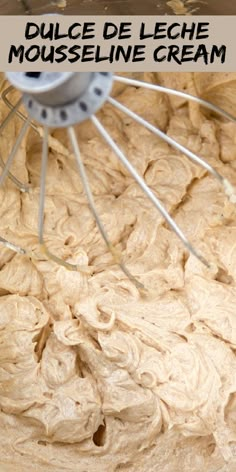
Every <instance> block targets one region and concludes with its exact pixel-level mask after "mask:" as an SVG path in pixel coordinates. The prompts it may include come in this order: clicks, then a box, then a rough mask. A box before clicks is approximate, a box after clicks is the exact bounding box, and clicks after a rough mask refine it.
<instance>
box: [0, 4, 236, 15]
mask: <svg viewBox="0 0 236 472" xmlns="http://www.w3.org/2000/svg"><path fill="white" fill-rule="evenodd" d="M172 1H173V0H172ZM175 1H176V2H177V0H175ZM181 1H182V5H184V6H185V8H186V10H187V12H190V11H191V10H193V12H192V14H193V15H194V14H195V15H236V1H235V0H224V1H222V0H205V1H203V0H199V1H198V0H196V2H193V1H192V2H190V1H189V0H178V2H180V4H181ZM167 3H168V1H167V0H145V1H143V0H52V1H48V0H11V1H10V2H9V1H8V0H0V15H24V14H29V15H30V14H31V15H41V14H44V13H63V14H68V15H73V14H74V15H165V14H167V15H173V14H174V13H176V11H175V12H174V11H173V9H172V8H170V6H168V5H167Z"/></svg>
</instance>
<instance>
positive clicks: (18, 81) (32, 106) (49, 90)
mask: <svg viewBox="0 0 236 472" xmlns="http://www.w3.org/2000/svg"><path fill="white" fill-rule="evenodd" d="M6 76H7V79H8V80H9V82H10V83H11V85H10V86H9V87H8V88H7V89H6V90H5V91H4V92H3V94H2V99H3V100H4V102H5V104H6V105H7V106H8V107H9V108H10V109H11V111H10V112H9V115H8V116H7V118H6V119H5V120H4V122H3V123H2V125H1V127H0V134H1V133H2V132H3V130H4V128H5V127H6V125H7V124H8V123H9V121H10V120H11V118H12V117H13V115H14V114H16V115H18V116H19V117H20V118H22V120H23V122H24V123H23V126H22V128H21V131H20V133H19V136H18V137H17V139H16V142H15V144H14V146H13V149H12V151H11V153H10V155H9V157H8V159H7V161H6V163H4V162H3V161H2V160H1V159H0V165H1V166H2V168H3V171H2V174H1V176H0V185H2V184H3V182H4V180H5V178H6V176H8V177H9V178H11V180H12V181H13V182H14V183H15V184H16V185H17V186H18V188H19V189H20V190H21V191H23V192H24V191H28V187H27V185H25V184H23V183H21V182H20V181H19V180H18V179H16V177H15V176H14V175H12V174H11V173H10V166H11V163H12V161H13V159H14V156H15V154H16V152H17V149H18V147H19V146H20V143H21V141H22V139H23V137H24V135H25V133H26V130H27V129H28V127H29V126H31V127H32V128H33V129H35V130H36V131H37V125H36V124H35V122H39V123H40V124H42V125H43V130H44V133H43V144H42V167H41V178H40V202H39V217H38V233H39V243H40V246H41V249H42V251H43V252H44V253H45V254H46V255H47V257H48V258H50V259H52V260H53V261H54V262H56V263H58V264H60V265H63V266H64V267H66V268H67V269H69V270H79V271H82V272H85V273H89V269H88V267H86V268H85V267H81V266H78V265H77V264H72V263H69V262H66V261H64V260H62V259H60V258H59V257H57V256H56V255H54V254H52V253H51V252H50V251H49V249H48V248H47V246H46V243H45V241H44V236H43V234H44V204H45V185H46V171H47V160H48V140H49V129H50V128H67V132H68V137H69V140H70V143H71V146H72V149H73V153H74V156H75V159H76V162H77V166H78V171H79V174H80V178H81V181H82V184H83V188H84V192H85V194H86V197H87V200H88V203H89V207H90V210H91V212H92V214H93V217H94V219H95V221H96V223H97V226H98V228H99V231H100V233H101V235H102V237H103V239H104V241H105V243H106V245H107V248H108V249H109V251H110V252H111V254H112V256H113V259H114V261H115V263H117V264H118V265H119V266H120V268H121V269H122V271H123V272H124V273H125V274H126V275H127V277H128V278H129V279H130V280H131V281H132V282H133V283H134V284H135V285H136V286H137V287H138V288H139V289H142V288H143V286H142V284H140V282H139V281H138V280H137V279H136V278H135V277H134V276H133V275H132V274H131V273H130V272H129V270H128V269H127V267H126V266H125V265H124V263H123V262H122V256H121V254H120V253H119V251H118V250H117V249H116V248H115V247H114V246H113V245H112V243H111V242H110V240H109V238H108V236H107V233H106V230H105V228H104V226H103V224H102V222H101V219H100V217H99V215H98V213H97V210H96V206H95V202H94V198H93V195H92V192H91V189H90V185H89V181H88V178H87V175H86V170H85V167H84V164H83V161H82V159H81V155H80V150H79V143H78V140H77V137H76V133H75V130H74V125H75V124H77V123H80V122H82V121H84V120H87V119H90V120H91V121H92V123H93V125H94V126H95V128H96V129H97V130H98V131H99V133H100V135H101V136H102V138H103V139H104V141H105V142H106V143H107V145H108V146H109V147H110V148H111V150H112V151H113V152H114V153H115V154H116V156H117V158H118V159H119V160H120V162H121V163H122V164H123V166H124V167H125V168H126V169H127V170H128V171H129V173H130V175H131V176H132V177H133V178H134V180H135V181H136V182H137V183H138V185H139V187H140V188H141V189H142V191H143V192H144V193H145V195H146V196H147V198H148V199H149V200H150V201H151V202H152V204H153V206H154V207H155V208H156V209H157V210H158V211H159V212H160V213H161V215H162V216H163V217H164V219H165V220H166V221H167V223H168V224H169V226H170V227H171V229H172V230H173V231H174V232H175V233H176V235H177V236H178V237H179V239H180V240H181V241H182V243H183V244H184V246H185V247H186V248H187V250H188V251H189V252H190V253H192V254H193V255H194V256H195V257H197V258H198V259H199V260H200V261H201V262H202V263H203V264H205V265H206V266H207V267H209V264H208V262H207V261H206V259H205V258H204V257H203V256H202V255H201V254H199V253H198V251H197V250H196V249H195V248H194V247H193V246H192V244H191V243H190V242H189V241H188V239H187V238H186V236H185V235H184V233H183V232H182V231H181V229H180V228H179V227H178V225H177V224H176V223H175V221H174V220H173V218H172V217H171V216H170V215H169V213H168V212H167V211H166V209H165V208H164V206H163V205H162V203H161V202H160V201H159V199H158V198H157V197H156V196H155V194H154V193H153V191H152V190H151V189H150V188H149V187H148V185H147V184H146V182H145V180H144V179H143V178H142V177H141V176H140V175H139V173H138V172H137V171H136V169H135V168H134V167H133V165H132V164H131V163H130V162H129V160H128V159H127V157H126V156H125V154H124V153H123V152H122V150H121V149H120V147H119V146H118V145H117V144H116V143H115V141H114V140H113V139H112V137H111V135H110V134H109V133H108V131H107V130H106V129H105V127H104V126H103V125H102V123H101V122H100V121H99V120H98V118H97V117H96V115H95V114H96V112H97V111H98V110H99V109H100V108H101V107H102V105H103V104H104V103H105V102H108V103H110V104H111V105H112V106H114V107H115V108H117V109H118V110H120V111H121V112H122V113H124V114H126V115H128V116H129V117H130V118H132V119H134V120H135V121H136V122H138V123H139V124H140V125H142V126H144V127H145V128H147V129H148V130H149V131H151V132H152V133H154V134H155V135H157V136H159V137H160V138H161V139H163V140H164V141H166V142H167V143H168V144H169V145H170V146H171V147H173V148H174V149H176V150H178V151H180V152H181V153H183V154H184V155H185V156H187V157H188V158H189V159H191V160H192V161H193V162H195V163H197V164H199V165H200V166H201V167H202V168H204V169H205V170H207V171H208V172H209V173H211V174H212V175H213V176H214V177H215V178H216V179H217V180H218V181H219V182H220V184H221V185H222V186H223V188H224V191H225V193H226V194H227V195H228V196H229V197H230V198H231V200H232V201H236V200H235V196H234V189H233V187H232V185H231V184H230V182H229V181H228V180H227V179H225V178H224V177H223V176H222V175H220V174H219V173H218V172H217V170H216V169H214V168H213V167H212V166H210V165H209V164H208V163H207V162H206V161H205V160H204V159H202V158H200V157H199V156H198V155H196V154H195V153H193V152H192V151H190V150H189V149H187V148H185V147H184V146H182V145H181V144H179V143H178V142H177V141H175V140H174V139H172V138H171V137H169V136H167V135H166V134H165V133H164V132H162V131H161V130H160V129H159V128H157V127H155V126H153V125H152V124H150V123H149V122H148V121H146V120H144V119H143V118H142V117H141V116H139V115H138V114H137V113H134V112H133V111H132V110H130V109H129V108H127V107H126V106H124V105H123V104H121V103H120V102H119V101H117V100H116V99H114V98H112V97H111V96H110V92H111V89H112V85H113V82H114V81H116V82H122V83H124V84H127V85H130V86H134V87H144V88H146V89H149V90H153V91H158V92H162V93H167V94H171V95H175V96H179V97H183V98H185V99H187V100H192V101H195V102H197V103H199V104H200V105H202V106H204V107H205V108H207V109H209V110H211V111H213V112H214V113H217V114H219V115H221V116H223V117H224V118H227V119H229V120H231V121H234V122H235V121H236V119H235V118H234V117H233V116H231V115H230V114H228V113H227V112H225V111H223V110H221V109H220V108H218V107H217V106H215V105H213V104H212V103H209V102H207V101H205V100H202V99H200V98H198V97H194V96H192V95H189V94H187V93H185V92H180V91H176V90H173V89H169V88H166V87H163V86H160V85H155V84H151V83H147V82H143V81H139V80H134V79H130V78H127V77H120V76H116V75H112V74H111V73H108V72H101V73H87V72H86V73H79V72H78V73H77V72H76V73H74V72H61V73H59V72H9V73H7V74H6ZM13 88H16V89H18V90H19V91H20V92H21V93H22V98H21V99H20V100H19V101H18V102H17V104H16V105H13V104H12V103H11V102H10V101H9V99H8V94H9V92H10V91H11V90H12V89H13ZM21 103H23V104H24V106H25V108H26V111H27V117H26V116H25V115H24V114H22V113H21V112H20V111H19V106H20V105H21ZM32 120H34V122H32ZM0 242H2V244H4V245H5V246H7V247H10V248H11V249H13V250H15V251H17V252H20V253H22V254H25V253H27V251H26V250H24V249H22V248H19V247H18V246H15V245H14V244H12V243H9V242H8V241H6V240H5V239H3V238H0Z"/></svg>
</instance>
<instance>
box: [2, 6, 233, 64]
mask: <svg viewBox="0 0 236 472" xmlns="http://www.w3.org/2000/svg"><path fill="white" fill-rule="evenodd" d="M235 31H236V20H235V17H234V16H223V17H220V16H206V17H205V16H194V17H193V16H142V17H140V16H136V17H130V16H109V17H108V16H96V17H93V16H63V15H40V16H0V36H1V38H0V40H1V54H0V70H1V71H15V72H17V71H26V70H27V71H32V72H36V71H38V70H40V71H49V72H50V71H56V72H58V71H61V70H62V69H63V70H66V71H67V72H73V71H84V72H86V71H87V72H92V71H93V72H98V71H104V72H117V71H127V72H132V71H133V72H143V71H147V72H152V71H165V72H175V71H185V72H190V71H191V72H194V71H212V72H220V71H221V72H222V71H226V72H233V71H235V70H236V53H235V47H236V46H235V45H236V42H235V38H236V32H235Z"/></svg>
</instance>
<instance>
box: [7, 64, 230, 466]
mask: <svg viewBox="0 0 236 472" xmlns="http://www.w3.org/2000/svg"><path fill="white" fill-rule="evenodd" d="M143 78H144V79H146V80H150V81H153V82H155V81H158V82H159V83H162V84H164V85H167V86H172V87H175V88H177V89H180V90H187V91H189V92H191V93H194V94H196V93H199V94H201V95H202V96H204V98H210V99H211V100H212V101H214V99H215V103H217V104H218V105H221V106H222V107H225V108H226V109H227V110H228V111H231V112H234V114H235V115H236V98H235V97H236V74H213V75H212V74H163V73H162V74H158V75H155V74H146V75H144V77H143ZM114 94H115V95H117V97H118V98H119V100H120V101H121V102H122V103H124V104H126V105H127V106H129V107H130V108H131V109H132V110H134V111H137V112H138V113H140V114H142V116H143V117H144V118H146V119H148V120H149V121H150V122H151V123H153V124H155V125H157V126H160V128H161V129H162V130H164V131H165V132H167V133H168V134H170V135H171V136H172V137H174V138H175V139H177V140H178V141H179V142H180V143H181V144H183V145H185V146H187V147H189V148H191V149H192V150H193V151H195V152H196V153H198V154H199V155H201V156H202V157H204V158H205V159H207V160H208V162H209V163H210V164H212V165H214V166H215V167H216V169H217V170H218V171H219V172H220V173H222V175H224V177H226V178H228V179H230V181H231V182H232V184H234V185H235V184H236V125H235V124H232V123H229V122H224V121H220V120H216V119H215V118H214V117H210V116H209V115H208V114H207V113H204V114H202V110H200V108H199V106H198V105H196V104H190V105H189V104H187V103H186V102H185V101H184V100H182V99H175V98H173V97H172V98H169V97H168V96H166V95H163V94H158V93H153V92H151V91H148V90H141V89H140V90H138V89H135V88H126V87H124V86H119V87H117V88H116V89H115V91H114ZM6 113H7V109H6V107H5V106H4V105H3V103H2V102H1V108H0V116H1V120H2V119H3V118H4V116H5V115H6ZM100 118H101V120H102V122H103V124H104V125H105V126H106V128H107V129H108V130H109V132H110V133H111V135H112V136H113V137H114V138H115V139H116V141H117V142H118V143H119V145H120V146H121V148H122V149H123V150H124V151H125V153H126V155H127V157H128V158H129V159H130V161H131V162H132V163H133V164H134V165H135V167H136V169H137V170H138V171H139V172H140V173H141V174H142V175H143V176H144V177H145V180H146V182H147V183H148V185H149V186H150V187H151V188H152V189H153V190H154V192H155V193H156V195H157V196H158V197H159V198H160V199H161V201H162V202H163V203H164V204H165V206H166V208H167V209H168V211H169V212H170V213H171V215H172V216H173V217H174V218H175V220H176V222H177V223H178V224H179V225H180V226H181V228H182V230H183V231H184V232H185V234H186V235H187V236H188V237H189V239H190V240H191V242H192V243H193V244H194V246H195V247H196V248H198V249H199V250H200V251H201V252H202V254H203V255H204V256H205V257H206V258H207V259H208V261H209V262H211V269H207V268H205V267H204V266H203V265H202V264H201V263H200V262H199V261H198V260H196V259H195V258H194V257H192V256H189V254H188V253H187V252H186V250H185V248H184V247H183V246H182V244H181V243H180V242H179V240H178V239H177V237H176V236H175V235H174V234H173V232H171V230H170V229H169V228H168V227H167V225H166V224H165V223H164V222H163V219H162V217H161V216H160V215H159V214H158V213H157V211H156V210H155V209H154V208H153V207H152V204H151V203H150V202H149V201H148V200H147V198H146V197H145V196H144V195H143V193H142V191H141V190H140V189H139V187H138V186H137V184H135V183H134V181H133V180H132V178H131V177H130V176H129V174H128V173H127V171H126V170H125V169H124V168H123V167H122V166H121V164H119V162H118V160H117V158H116V156H115V155H114V154H113V153H112V152H111V151H110V150H109V148H107V147H106V145H104V143H103V141H102V139H101V138H100V137H99V136H98V134H97V132H96V131H95V129H94V128H93V127H92V125H90V124H88V123H84V124H82V125H80V126H78V127H77V128H76V129H77V133H78V138H79V142H80V149H81V155H82V157H83V160H84V163H85V165H86V169H87V172H88V176H89V179H90V183H91V188H92V191H93V193H94V196H95V202H96V205H97V209H98V211H99V214H100V216H101V219H102V221H103V222H104V225H105V227H106V229H107V231H108V234H109V237H110V239H111V241H112V242H113V244H114V245H115V246H116V247H117V248H118V249H119V250H121V251H122V253H123V258H124V262H125V263H126V265H127V267H128V268H129V270H130V271H131V272H132V273H133V274H134V275H135V276H136V277H137V279H138V280H139V281H140V282H141V283H142V284H144V286H145V287H146V289H147V291H148V293H147V294H146V295H145V296H141V295H140V294H139V292H138V290H137V289H136V288H135V287H134V285H133V284H132V283H131V282H130V281H129V280H128V279H127V277H126V276H125V275H124V274H123V273H122V271H121V270H120V269H119V267H117V266H116V265H115V264H114V263H113V261H112V257H111V255H110V254H109V253H108V251H107V249H106V245H105V244H104V242H103V240H102V238H101V236H100V234H99V231H98V229H97V227H96V225H95V223H94V221H93V218H92V216H91V214H90V212H89V209H88V204H87V202H86V198H85V196H84V195H83V193H82V186H81V183H80V179H79V175H78V172H77V168H76V165H75V163H74V160H73V156H72V155H71V152H70V148H69V147H68V140H67V137H66V134H65V132H64V131H55V132H54V133H53V137H52V138H51V140H50V155H49V165H48V173H47V197H46V216H45V240H46V242H47V244H48V247H49V249H50V250H51V251H52V252H54V253H56V254H57V255H58V256H59V257H62V258H64V259H66V260H68V261H70V262H74V263H75V262H77V263H79V264H81V265H83V266H89V267H91V266H92V267H93V275H86V274H81V273H79V272H78V273H76V272H70V271H67V270H66V269H65V268H64V267H60V266H57V265H56V264H55V263H54V262H52V261H48V260H47V259H46V258H45V257H44V256H43V255H42V254H40V250H39V246H38V242H37V211H38V197H39V176H40V159H41V138H40V137H39V135H37V133H36V132H35V131H33V130H30V131H29V133H28V134H27V136H26V138H25V139H24V141H23V143H22V146H21V148H20V150H19V151H18V153H17V156H16V159H15V162H14V165H13V168H12V172H13V173H14V174H15V175H16V176H17V177H18V178H19V179H20V180H22V181H24V182H27V181H29V182H30V185H31V192H30V193H29V194H27V193H20V191H19V190H18V189H16V187H14V185H13V184H12V182H10V181H9V180H8V181H7V182H6V184H5V186H4V188H2V189H0V196H1V207H0V235H1V236H3V237H5V238H7V239H9V240H10V241H12V242H14V243H16V244H19V245H21V246H22V247H24V248H26V249H28V250H30V251H31V256H32V257H31V258H28V257H25V256H21V255H19V254H14V253H13V252H11V251H10V250H9V249H6V248H3V247H2V248H1V252H0V294H1V298H0V313H1V316H0V409H1V413H0V470H1V472H13V471H15V470H17V471H19V472H25V471H26V470H27V471H28V472H34V471H37V472H44V471H49V472H50V471H56V472H61V471H73V472H74V471H76V472H93V471H97V470H101V471H104V472H119V471H124V472H126V471H127V472H134V471H135V472H138V471H140V472H189V471H190V470H191V472H199V471H201V472H233V471H235V470H236V357H235V349H236V318H235V306H236V286H235V281H236V268H235V267H236V264H235V263H236V243H235V241H236V209H235V206H234V205H233V204H232V203H229V202H228V200H227V197H226V196H225V194H224V191H223V189H222V188H221V187H220V185H219V183H218V182H217V181H216V180H214V178H213V177H212V176H209V175H208V174H207V173H206V171H205V170H202V169H201V168H200V167H198V166H196V165H195V164H193V163H191V162H190V161H189V160H188V159H187V158H186V157H185V156H183V155H181V154H180V153H178V152H176V151H174V150H173V149H170V148H169V147H168V145H167V144H165V143H163V142H162V141H161V140H160V139H159V138H158V137H156V136H154V135H152V134H150V132H149V131H147V130H146V129H145V128H142V127H140V126H139V125H138V124H136V123H134V122H133V121H132V120H131V119H130V118H127V117H124V116H123V115H122V114H121V112H119V111H116V110H114V109H112V108H111V106H109V105H106V106H104V107H103V109H102V111H101V112H100ZM20 126H21V121H20V120H19V119H18V118H16V119H14V120H13V121H12V122H11V123H10V125H9V126H8V128H7V129H6V130H5V131H4V134H3V136H2V137H1V141H0V151H1V156H2V158H3V159H4V160H6V158H7V155H8V153H9V151H10V149H11V147H12V144H13V142H14V139H15V137H16V135H17V133H18V132H19V128H20ZM39 132H41V131H40V130H39Z"/></svg>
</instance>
